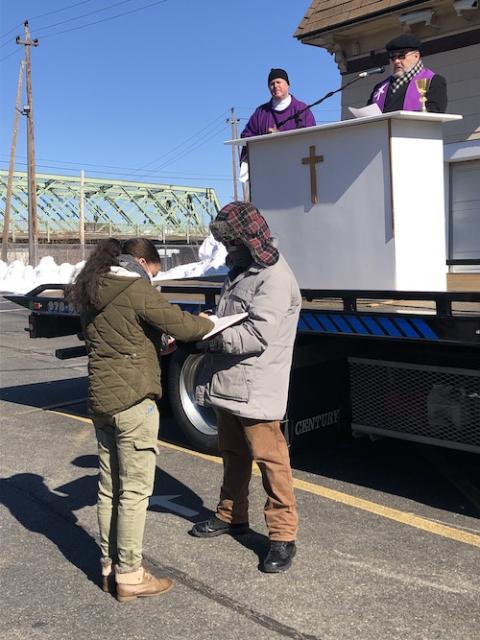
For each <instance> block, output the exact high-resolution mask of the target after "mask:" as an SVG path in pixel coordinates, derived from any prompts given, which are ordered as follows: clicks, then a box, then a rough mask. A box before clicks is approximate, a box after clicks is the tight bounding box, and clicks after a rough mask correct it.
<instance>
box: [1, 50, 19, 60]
mask: <svg viewBox="0 0 480 640" xmlns="http://www.w3.org/2000/svg"><path fill="white" fill-rule="evenodd" d="M15 53H21V51H20V49H14V50H13V51H11V52H10V53H9V54H8V55H6V56H4V57H3V58H0V62H3V61H4V60H7V58H11V57H12V56H13V55H14V54H15Z"/></svg>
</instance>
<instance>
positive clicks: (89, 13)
mask: <svg viewBox="0 0 480 640" xmlns="http://www.w3.org/2000/svg"><path fill="white" fill-rule="evenodd" d="M127 2H132V0H120V2H114V3H113V4H110V5H108V6H107V7H102V8H101V9H95V11H88V12H87V13H82V14H81V15H79V16H73V18H67V19H66V20H61V21H60V22H55V23H54V24H47V25H45V26H43V27H40V36H39V37H42V36H41V30H42V29H51V28H52V27H59V26H60V25H61V24H66V23H67V22H72V21H73V20H79V19H80V18H86V17H87V16H92V15H94V14H95V13H101V12H102V11H107V9H113V7H118V6H120V5H121V4H126V3H127Z"/></svg>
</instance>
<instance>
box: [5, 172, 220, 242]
mask: <svg viewBox="0 0 480 640" xmlns="http://www.w3.org/2000/svg"><path fill="white" fill-rule="evenodd" d="M7 175H8V174H7V172H6V171H0V228H1V229H2V230H3V222H4V213H5V197H6V191H7ZM36 179H37V219H38V233H39V239H40V240H44V241H45V240H46V241H53V240H57V241H58V240H63V241H70V242H71V241H78V238H79V232H80V229H79V224H80V198H81V187H80V183H81V180H80V177H76V176H57V175H49V174H36ZM83 194H84V195H83V202H84V221H85V224H84V229H85V239H86V240H87V241H92V240H94V239H99V238H102V237H107V236H116V237H120V238H125V237H128V236H147V237H148V236H152V237H153V236H154V237H155V238H162V239H163V240H164V241H166V239H168V240H169V241H187V242H188V241H189V239H190V238H195V239H198V238H200V237H205V236H206V235H207V234H208V224H209V222H210V221H211V220H212V219H213V218H214V217H215V215H216V214H217V212H218V210H219V209H220V205H219V202H218V198H217V195H216V193H215V190H214V189H211V188H208V187H207V188H205V187H203V188H200V187H184V186H178V185H170V184H155V183H146V182H131V181H123V180H110V179H94V178H88V177H85V179H84V181H83ZM9 237H10V238H11V239H12V241H14V242H15V241H17V242H18V241H22V240H25V239H28V182H27V174H26V173H22V172H16V173H15V174H14V182H13V196H12V207H11V214H10V225H9Z"/></svg>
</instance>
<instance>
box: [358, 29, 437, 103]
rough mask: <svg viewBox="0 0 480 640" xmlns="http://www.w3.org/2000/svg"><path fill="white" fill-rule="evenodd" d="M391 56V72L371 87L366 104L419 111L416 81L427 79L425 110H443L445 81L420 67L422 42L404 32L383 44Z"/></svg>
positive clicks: (421, 63) (419, 96)
mask: <svg viewBox="0 0 480 640" xmlns="http://www.w3.org/2000/svg"><path fill="white" fill-rule="evenodd" d="M385 48H386V50H387V52H388V56H389V58H390V67H391V71H392V73H391V75H390V77H388V78H387V79H386V80H383V81H382V82H379V83H378V84H377V85H376V86H375V87H374V89H373V91H372V94H371V96H370V99H369V101H368V104H372V103H375V104H377V105H378V107H379V109H380V111H382V112H383V113H388V112H391V111H421V109H422V103H421V101H420V98H421V95H420V93H419V91H418V89H417V86H416V83H415V81H416V80H420V79H426V80H429V81H430V84H429V88H428V91H427V94H426V99H427V100H426V108H427V111H430V112H433V113H445V111H446V109H447V83H446V81H445V78H444V77H443V76H440V75H438V74H436V73H435V72H434V71H432V70H431V69H427V68H426V67H424V66H423V62H422V58H421V51H422V43H421V42H420V40H419V39H418V38H417V37H416V36H414V35H413V34H410V33H404V34H402V35H400V36H398V37H397V38H394V39H393V40H390V42H388V43H387V44H386V46H385Z"/></svg>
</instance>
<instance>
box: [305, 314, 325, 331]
mask: <svg viewBox="0 0 480 640" xmlns="http://www.w3.org/2000/svg"><path fill="white" fill-rule="evenodd" d="M304 318H305V320H306V321H307V323H308V324H309V325H310V327H311V328H312V330H313V331H319V330H320V331H325V327H324V326H323V324H322V323H321V322H320V319H319V317H318V315H314V314H313V313H305V314H304Z"/></svg>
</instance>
